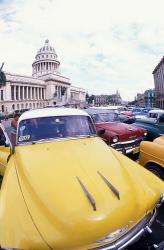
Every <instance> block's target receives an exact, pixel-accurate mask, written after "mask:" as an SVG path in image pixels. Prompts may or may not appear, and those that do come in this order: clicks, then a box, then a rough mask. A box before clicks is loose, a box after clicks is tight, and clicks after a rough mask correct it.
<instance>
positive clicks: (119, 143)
mask: <svg viewBox="0 0 164 250" xmlns="http://www.w3.org/2000/svg"><path fill="white" fill-rule="evenodd" d="M142 139H143V138H141V139H136V140H131V141H125V142H116V143H114V144H111V146H114V145H124V144H128V143H134V142H137V141H140V140H142Z"/></svg>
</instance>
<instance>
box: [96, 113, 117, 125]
mask: <svg viewBox="0 0 164 250" xmlns="http://www.w3.org/2000/svg"><path fill="white" fill-rule="evenodd" d="M92 118H93V120H94V122H95V123H103V122H114V121H119V116H118V114H116V113H99V114H94V115H92Z"/></svg>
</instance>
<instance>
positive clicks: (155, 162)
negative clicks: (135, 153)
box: [139, 136, 164, 180]
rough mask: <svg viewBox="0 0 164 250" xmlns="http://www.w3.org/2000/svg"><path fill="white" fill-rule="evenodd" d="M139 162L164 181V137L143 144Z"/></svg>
mask: <svg viewBox="0 0 164 250" xmlns="http://www.w3.org/2000/svg"><path fill="white" fill-rule="evenodd" d="M139 162H140V164H141V165H142V166H144V167H145V168H147V169H148V170H150V171H152V172H153V173H154V174H156V175H157V176H158V177H160V178H161V179H162V180H164V136H160V137H158V138H156V139H155V140H154V141H153V142H148V141H145V142H142V143H141V145H140V156H139Z"/></svg>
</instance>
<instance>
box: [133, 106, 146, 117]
mask: <svg viewBox="0 0 164 250" xmlns="http://www.w3.org/2000/svg"><path fill="white" fill-rule="evenodd" d="M132 112H133V115H134V116H135V118H136V119H143V118H145V117H146V116H147V113H148V110H147V109H145V108H134V109H133V110H132Z"/></svg>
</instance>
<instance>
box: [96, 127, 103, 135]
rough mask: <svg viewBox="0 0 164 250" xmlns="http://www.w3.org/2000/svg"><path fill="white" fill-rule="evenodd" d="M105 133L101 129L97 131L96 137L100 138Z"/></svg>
mask: <svg viewBox="0 0 164 250" xmlns="http://www.w3.org/2000/svg"><path fill="white" fill-rule="evenodd" d="M104 133H105V128H101V129H99V130H98V131H97V134H98V136H101V135H103V134H104Z"/></svg>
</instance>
